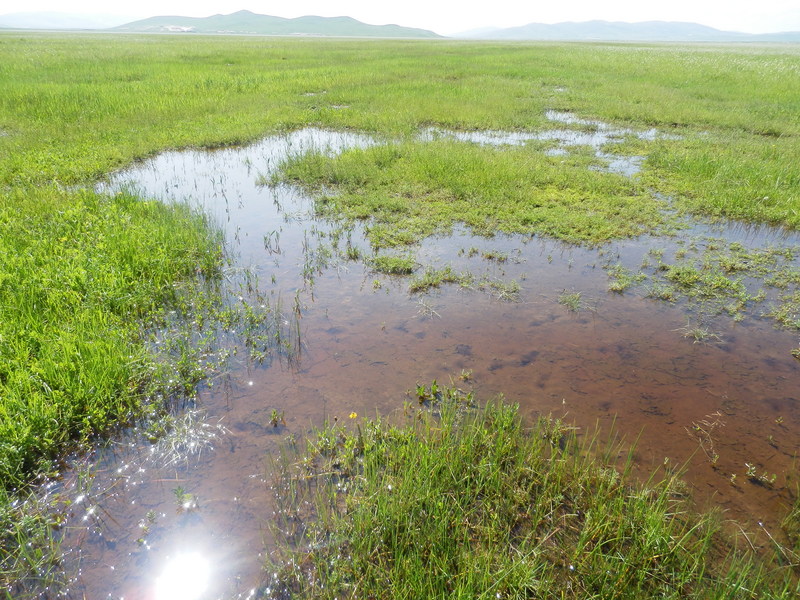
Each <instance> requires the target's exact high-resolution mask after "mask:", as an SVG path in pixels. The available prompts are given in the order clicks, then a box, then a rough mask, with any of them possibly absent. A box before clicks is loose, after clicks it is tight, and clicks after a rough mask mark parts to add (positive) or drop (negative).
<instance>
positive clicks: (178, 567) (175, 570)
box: [155, 552, 210, 600]
mask: <svg viewBox="0 0 800 600" xmlns="http://www.w3.org/2000/svg"><path fill="white" fill-rule="evenodd" d="M209 568H210V565H209V563H208V560H206V559H205V558H204V557H203V556H202V555H201V554H199V553H197V552H190V553H187V554H179V555H177V556H176V557H175V558H173V559H172V560H170V561H169V562H168V563H167V564H166V565H165V566H164V570H163V571H162V572H161V575H160V576H159V577H158V578H157V579H156V583H155V600H199V599H200V598H201V597H202V595H203V593H204V592H205V591H206V590H207V589H208V581H209V575H210V572H209Z"/></svg>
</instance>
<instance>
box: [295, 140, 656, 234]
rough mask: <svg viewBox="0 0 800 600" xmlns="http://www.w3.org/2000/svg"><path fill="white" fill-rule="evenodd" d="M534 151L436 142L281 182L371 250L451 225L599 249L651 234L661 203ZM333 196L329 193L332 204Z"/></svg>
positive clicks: (307, 158)
mask: <svg viewBox="0 0 800 600" xmlns="http://www.w3.org/2000/svg"><path fill="white" fill-rule="evenodd" d="M587 167H588V165H587V163H586V161H585V160H584V159H583V158H581V157H563V156H556V157H552V156H547V155H546V154H543V153H542V152H541V151H540V150H539V149H538V148H536V147H533V148H526V147H503V148H494V147H484V146H480V145H477V144H472V143H467V142H457V141H449V140H439V141H432V142H405V143H397V144H388V145H383V146H375V147H370V148H366V149H354V150H349V151H346V152H344V153H342V154H339V155H337V156H328V155H327V154H325V153H308V154H306V155H303V156H298V157H293V158H291V159H289V160H288V161H287V162H286V164H284V165H283V167H282V174H281V176H280V180H281V181H282V182H294V183H299V184H301V185H302V186H304V187H306V188H308V189H310V190H311V191H312V192H318V191H319V190H326V193H324V194H320V193H317V194H316V197H317V210H318V212H319V213H320V214H321V215H324V216H326V217H331V218H345V219H349V220H351V221H364V222H366V226H367V228H368V229H367V238H368V239H369V241H370V243H371V244H372V245H373V246H374V247H375V248H387V247H389V248H391V247H396V246H404V245H409V244H412V243H417V242H419V241H420V240H421V239H423V238H425V237H427V236H430V235H433V234H445V233H448V232H450V231H451V230H452V227H453V225H455V224H457V223H458V224H465V225H466V226H467V227H468V228H469V229H470V230H471V231H472V232H473V233H476V234H479V235H493V234H495V233H496V232H498V231H500V232H505V233H517V234H538V235H546V236H550V237H554V238H558V239H561V240H564V241H568V242H576V243H586V244H599V243H602V242H607V241H608V240H611V239H614V238H619V237H631V236H635V235H638V234H640V233H644V232H645V231H653V230H654V229H656V228H657V227H658V224H659V223H661V222H662V221H663V218H662V215H661V212H660V210H659V203H658V202H657V201H656V200H655V199H653V198H652V197H651V196H650V195H649V194H648V193H647V192H646V190H645V189H644V188H643V187H641V186H640V185H638V184H637V183H636V182H635V181H632V180H630V179H628V178H625V177H623V176H621V175H617V174H613V173H604V172H601V171H596V170H590V169H588V168H587ZM330 191H336V192H337V193H336V194H335V195H332V194H331V193H330Z"/></svg>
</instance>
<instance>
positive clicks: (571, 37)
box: [0, 10, 800, 42]
mask: <svg viewBox="0 0 800 600" xmlns="http://www.w3.org/2000/svg"><path fill="white" fill-rule="evenodd" d="M0 28H12V29H97V30H108V31H124V32H144V33H146V32H151V33H215V34H222V33H230V34H256V35H308V36H346V37H383V38H397V37H406V38H441V37H443V36H440V35H439V34H437V33H434V32H433V31H429V30H427V29H417V28H413V27H401V26H399V25H368V24H367V23H362V22H361V21H357V20H355V19H353V18H351V17H315V16H307V17H299V18H296V19H285V18H283V17H271V16H268V15H259V14H256V13H253V12H250V11H247V10H240V11H239V12H235V13H232V14H229V15H212V16H210V17H203V18H198V17H179V16H169V17H151V18H149V19H143V20H141V21H133V22H126V20H124V19H123V18H121V17H118V16H113V15H98V14H93V15H76V14H69V13H15V14H10V15H0ZM452 37H455V38H459V39H480V40H553V41H612V42H626V41H627V42H800V32H797V31H795V32H784V33H763V34H748V33H739V32H735V31H721V30H719V29H714V28H713V27H706V26H705V25H698V24H697V23H678V22H667V21H646V22H642V23H624V22H611V21H585V22H580V23H573V22H569V23H556V24H554V25H545V24H543V23H529V24H528V25H523V26H521V27H509V28H505V29H500V28H492V27H486V28H482V29H476V30H473V31H465V32H463V33H459V34H456V35H454V36H452Z"/></svg>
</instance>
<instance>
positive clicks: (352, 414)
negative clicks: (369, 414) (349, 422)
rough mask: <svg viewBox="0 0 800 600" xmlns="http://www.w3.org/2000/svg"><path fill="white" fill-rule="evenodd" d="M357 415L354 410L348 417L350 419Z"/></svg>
mask: <svg viewBox="0 0 800 600" xmlns="http://www.w3.org/2000/svg"><path fill="white" fill-rule="evenodd" d="M357 416H358V413H356V412H351V413H350V418H351V419H355V418H356V417H357Z"/></svg>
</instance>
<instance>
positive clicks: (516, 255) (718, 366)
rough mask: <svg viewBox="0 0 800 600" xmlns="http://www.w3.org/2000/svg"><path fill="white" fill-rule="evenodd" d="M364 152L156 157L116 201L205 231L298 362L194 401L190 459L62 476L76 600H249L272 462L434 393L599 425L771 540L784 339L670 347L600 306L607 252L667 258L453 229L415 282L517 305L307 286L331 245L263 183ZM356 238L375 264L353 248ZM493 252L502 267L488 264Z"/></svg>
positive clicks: (107, 464)
mask: <svg viewBox="0 0 800 600" xmlns="http://www.w3.org/2000/svg"><path fill="white" fill-rule="evenodd" d="M368 143H373V141H372V140H370V139H369V138H367V137H364V136H352V135H342V134H333V133H330V132H322V131H316V130H304V131H301V132H297V133H295V134H291V135H289V136H285V137H277V138H269V139H267V140H265V141H264V142H261V143H259V144H256V145H254V146H250V147H248V148H244V149H236V150H222V151H217V152H184V153H169V154H165V155H162V156H160V157H157V158H155V159H153V160H152V161H149V162H147V163H145V164H143V165H141V166H140V167H137V168H136V169H132V170H130V171H128V172H126V173H123V174H121V175H119V176H118V177H116V178H115V180H114V181H113V182H112V183H111V184H110V185H111V186H112V187H113V186H118V185H120V184H121V183H122V182H125V181H127V182H131V185H133V187H135V188H136V189H138V190H140V191H141V192H142V193H144V194H146V195H148V196H156V197H159V198H162V199H164V200H165V201H174V200H183V199H187V200H189V201H191V202H194V203H198V204H199V205H200V206H203V207H204V208H205V210H207V211H208V212H209V213H210V214H212V215H214V216H215V217H216V218H217V219H218V220H219V222H220V223H221V224H222V225H223V227H224V228H225V229H226V235H227V236H228V240H229V244H230V247H231V251H232V252H234V253H235V254H236V256H237V261H238V266H239V267H240V268H243V269H248V270H249V271H250V272H251V273H253V274H255V275H257V281H258V286H259V288H260V289H261V291H262V292H263V293H264V294H265V295H267V296H269V297H272V298H275V297H277V296H278V295H281V297H283V298H284V299H296V301H297V302H298V303H299V306H300V309H301V310H300V312H301V314H302V318H301V319H300V329H301V337H302V342H303V347H302V353H301V355H300V357H299V358H298V359H297V360H296V361H295V362H293V363H291V364H290V365H287V364H286V363H284V362H280V361H276V362H273V363H272V364H271V366H268V367H267V366H259V365H257V364H255V363H252V362H249V361H244V360H243V361H242V362H241V364H240V365H239V367H238V368H237V369H235V370H234V371H232V372H231V373H230V374H229V375H228V376H226V377H224V378H222V379H220V380H217V381H214V382H213V383H214V385H213V386H211V387H205V388H204V389H202V390H201V392H200V395H199V398H198V400H197V408H198V409H199V410H200V411H201V412H200V413H198V415H199V416H196V417H194V418H187V424H186V430H187V432H194V433H187V437H185V438H184V439H183V441H182V442H180V443H183V444H185V447H184V448H182V450H183V451H180V452H175V453H173V454H170V452H169V448H165V447H163V446H164V444H168V443H173V444H177V443H178V442H175V441H174V438H172V439H173V441H172V442H169V441H168V440H164V441H162V442H159V444H157V445H156V446H151V445H150V444H149V443H147V442H142V441H137V438H135V437H131V438H130V439H128V440H125V439H123V440H119V441H118V442H115V443H114V444H112V445H111V446H110V447H109V448H107V449H105V450H99V451H98V455H97V456H96V457H94V460H95V461H96V464H97V466H96V467H95V468H94V471H95V473H96V474H95V476H94V477H93V480H92V482H91V485H89V484H88V483H87V482H86V481H85V478H82V477H81V476H79V472H78V471H77V470H76V471H75V472H70V473H66V474H65V476H64V481H63V482H62V483H61V484H60V488H61V489H62V490H63V491H64V492H65V493H67V494H72V495H73V497H75V498H77V499H78V502H77V503H76V504H75V509H74V510H73V515H72V517H71V519H70V521H69V522H68V523H67V526H66V528H65V537H64V547H65V549H67V550H69V553H68V556H67V561H68V563H70V564H69V565H68V567H69V566H71V567H72V568H73V570H74V572H75V573H76V579H75V581H74V585H73V587H72V590H71V592H70V593H71V596H72V597H75V598H81V597H87V598H125V599H126V600H128V599H139V598H141V599H144V598H148V599H149V598H158V597H178V596H176V595H174V594H175V593H176V592H174V588H169V587H168V585H169V584H168V580H169V578H170V577H172V576H174V577H175V578H176V579H177V581H179V582H180V581H183V582H184V584H183V589H188V583H187V581H194V582H197V581H196V580H197V579H198V573H203V574H204V575H206V574H207V576H208V581H207V582H206V584H205V585H204V586H203V587H204V589H203V591H198V593H197V594H196V595H195V596H194V597H197V598H217V597H223V596H224V597H241V598H246V597H250V596H252V595H253V594H254V593H255V590H256V588H257V587H258V585H259V584H260V582H262V581H263V577H264V575H263V572H262V565H263V560H264V558H265V556H264V553H265V552H269V551H270V548H271V534H270V530H269V527H270V523H271V521H272V511H273V502H272V492H271V490H270V459H271V457H274V456H275V455H276V452H277V449H278V447H279V445H280V443H281V442H282V440H284V439H285V438H286V437H287V436H288V435H295V436H297V438H298V439H302V437H303V436H304V435H305V434H307V433H308V432H310V431H311V430H312V429H313V427H314V426H318V425H320V424H321V423H322V422H323V421H325V420H326V419H327V420H334V419H339V420H349V417H350V415H351V413H357V415H358V418H362V417H370V416H374V415H376V414H381V415H383V414H388V413H391V412H393V411H398V410H402V408H403V404H404V401H407V400H408V401H413V398H411V397H410V396H408V395H407V391H408V390H410V389H411V388H413V386H414V385H415V384H417V383H420V384H429V383H430V382H431V381H432V380H434V379H436V380H437V381H438V382H439V383H449V382H453V383H454V384H455V385H458V386H460V387H464V388H473V389H474V390H475V391H476V396H477V397H478V398H479V399H484V400H485V399H489V398H492V397H494V396H496V395H498V394H502V395H503V396H504V397H505V399H506V400H507V401H509V402H515V403H519V405H520V407H521V412H522V414H523V415H524V416H525V417H527V418H533V417H535V416H536V415H539V414H542V413H545V414H547V413H550V414H553V415H555V416H559V417H566V419H567V420H569V421H570V422H573V423H574V424H576V425H577V426H579V427H581V428H582V430H583V431H591V430H593V429H594V427H595V426H596V425H597V424H599V425H600V426H601V427H602V428H603V430H604V435H605V434H607V433H608V432H609V431H611V430H612V428H613V430H614V431H616V432H617V434H619V435H621V436H624V437H625V439H626V440H629V441H630V442H631V443H633V442H636V443H637V445H636V459H637V465H638V467H639V468H640V469H641V471H642V472H645V473H646V472H650V471H652V470H653V469H656V468H664V465H665V463H666V467H667V468H677V467H679V466H681V465H686V481H687V482H688V483H689V485H690V487H691V488H692V489H693V491H694V494H695V496H696V497H697V499H698V501H699V502H700V503H701V504H705V505H713V506H717V507H720V508H722V509H723V510H724V511H725V515H726V517H727V518H732V519H737V520H739V522H740V523H741V524H742V525H743V526H744V527H745V528H751V529H755V528H757V525H756V524H757V523H758V522H759V521H760V522H763V523H764V524H765V526H766V527H771V528H776V526H777V525H776V524H777V523H778V522H779V521H780V518H781V517H782V515H783V514H784V511H785V504H786V502H787V494H786V490H787V483H788V482H787V474H788V473H790V472H792V469H793V461H794V456H795V453H796V450H797V447H796V440H797V439H798V433H799V430H800V427H798V423H800V410H798V403H797V390H798V383H800V378H798V362H797V361H796V360H795V359H794V358H793V357H792V356H791V355H790V349H791V348H792V347H794V346H796V342H797V340H796V335H794V334H790V333H787V332H783V331H779V330H776V329H775V328H773V326H772V325H771V324H770V323H769V322H767V321H764V320H760V319H758V318H751V317H748V318H746V319H745V320H744V321H743V322H741V323H734V322H733V321H732V320H731V319H730V318H725V317H719V318H718V319H717V320H715V321H714V322H713V325H714V327H715V331H717V332H719V333H720V339H719V340H715V342H714V343H711V344H694V343H692V341H691V340H689V339H687V338H685V337H684V336H683V335H682V333H681V329H682V328H685V327H686V325H687V314H686V312H685V310H684V309H683V308H682V307H681V306H673V305H669V304H665V303H662V302H658V301H653V300H648V299H645V298H642V297H639V296H637V295H635V294H624V295H619V294H609V293H608V292H607V286H608V276H607V274H606V272H605V271H604V270H603V269H602V268H601V265H602V260H603V258H602V256H601V252H602V253H603V255H608V254H619V256H620V257H621V259H622V260H624V259H625V257H627V256H630V257H637V256H638V257H640V256H643V255H645V254H646V253H647V250H648V248H649V247H651V246H653V245H656V244H660V245H661V247H663V246H664V245H665V244H674V243H675V240H671V241H667V242H665V241H663V240H654V239H651V238H643V239H639V240H629V241H625V242H620V243H618V244H612V245H610V246H607V247H605V248H604V249H602V250H601V251H598V250H586V249H581V248H575V247H569V246H565V245H563V244H560V243H557V242H553V241H548V240H540V239H532V240H531V239H527V238H525V239H523V238H520V237H514V236H498V237H495V238H492V239H483V238H476V237H473V236H471V235H469V234H467V233H465V232H463V231H462V232H456V233H455V234H454V235H452V236H450V237H448V238H437V239H429V240H427V241H426V242H424V244H423V245H422V246H421V248H420V249H419V250H418V253H417V259H418V260H419V262H420V263H422V264H426V265H435V266H440V267H441V266H444V265H452V266H453V267H454V268H455V269H457V270H461V269H467V268H468V269H470V270H471V271H472V272H474V273H475V274H476V275H478V276H479V277H481V276H483V277H486V278H488V279H491V280H495V281H501V282H511V281H517V282H519V283H520V285H521V288H522V289H521V292H520V294H519V298H518V301H515V302H508V301H503V300H501V299H498V298H497V297H496V295H493V294H492V293H489V292H481V291H477V290H465V289H461V288H459V287H456V286H452V285H451V286H446V287H443V288H441V289H439V290H435V291H433V292H431V293H428V294H423V295H410V294H409V293H408V291H407V290H408V282H409V280H408V278H392V277H388V276H384V275H379V274H376V273H373V272H370V271H369V269H368V268H366V267H365V266H363V265H362V264H360V263H354V262H347V261H344V260H343V259H338V258H335V256H334V257H332V258H331V257H329V258H328V259H327V260H326V261H325V262H326V265H325V266H324V267H321V268H318V269H316V270H314V269H311V270H314V273H315V274H314V276H313V284H312V283H311V282H310V281H309V269H310V267H309V264H310V263H313V261H314V260H317V259H314V256H317V258H318V256H319V252H318V250H319V248H320V244H323V245H324V243H325V242H326V240H328V239H329V238H326V237H324V234H325V233H326V232H329V231H331V226H330V225H329V224H326V223H320V222H317V221H315V220H314V219H313V218H312V217H311V216H310V207H311V202H310V200H309V199H308V198H305V197H303V196H302V195H301V194H300V193H299V192H297V191H296V190H293V189H289V188H275V189H271V188H265V187H258V186H256V185H255V181H256V179H257V177H258V176H259V175H263V174H268V173H269V172H270V170H271V169H272V168H274V166H275V164H276V163H277V162H278V161H280V160H281V159H282V157H283V156H285V155H286V154H287V153H291V152H297V151H302V150H303V149H306V148H308V147H310V146H312V145H315V146H317V147H327V148H330V149H331V151H334V150H335V149H337V148H342V147H346V146H348V145H364V144H368ZM276 232H277V233H276ZM321 234H322V237H321ZM681 235H686V236H688V235H690V232H685V233H684V234H681ZM717 235H720V236H721V237H723V238H725V237H727V238H730V239H739V240H741V239H745V242H746V243H750V244H753V245H758V244H762V243H764V239H765V238H767V237H770V236H773V237H774V238H776V239H777V238H778V237H779V235H780V234H778V233H776V232H773V231H771V230H759V231H757V232H752V231H748V232H746V233H744V234H743V233H742V231H741V229H737V228H735V227H731V228H723V230H721V231H718V232H717ZM351 239H352V241H353V243H354V244H356V245H359V246H360V247H361V248H362V249H366V248H368V245H367V244H366V243H365V242H364V241H363V237H362V236H361V233H360V232H359V231H358V230H357V229H356V230H355V231H353V232H352V233H351ZM795 242H796V240H795V239H792V238H786V237H785V236H784V237H783V238H781V243H784V244H793V243H795ZM473 249H477V252H475V251H474V250H473ZM490 251H491V252H493V253H494V255H498V254H504V255H507V259H506V260H505V261H504V262H498V261H496V260H489V259H486V258H484V257H483V255H484V254H487V253H489V255H491V253H490ZM314 264H315V265H317V266H319V261H318V262H316V263H314ZM565 291H568V292H572V293H576V292H580V306H579V307H578V310H577V311H573V310H570V309H569V308H568V307H567V306H565V305H564V304H562V303H560V302H559V298H561V296H562V294H563V293H564V292H565ZM276 413H282V415H283V422H278V423H277V426H275V423H274V422H272V421H274V419H273V417H274V415H275V414H276ZM192 436H195V437H194V438H193V437H192ZM192 440H194V444H195V445H194V446H192V445H191V444H192ZM176 450H181V448H177V449H176ZM748 471H749V472H750V473H751V474H752V473H753V472H755V473H756V475H757V476H756V477H753V478H751V477H749V476H748ZM772 474H774V475H775V479H774V481H766V479H771V478H772ZM760 475H765V477H763V478H761V479H759V478H758V476H760ZM792 485H794V484H792ZM176 559H178V562H177V563H176V562H175V561H176ZM187 565H188V566H187ZM186 572H188V573H189V575H188V576H187V575H186V574H185V573H186ZM170 573H171V574H172V575H170ZM181 573H183V575H182V574H181ZM181 577H183V579H181ZM187 577H188V579H187ZM197 583H198V586H199V585H200V583H202V582H197ZM178 587H179V588H180V587H181V585H180V584H178ZM165 590H166V591H165ZM169 590H172V591H169Z"/></svg>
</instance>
